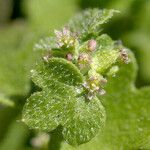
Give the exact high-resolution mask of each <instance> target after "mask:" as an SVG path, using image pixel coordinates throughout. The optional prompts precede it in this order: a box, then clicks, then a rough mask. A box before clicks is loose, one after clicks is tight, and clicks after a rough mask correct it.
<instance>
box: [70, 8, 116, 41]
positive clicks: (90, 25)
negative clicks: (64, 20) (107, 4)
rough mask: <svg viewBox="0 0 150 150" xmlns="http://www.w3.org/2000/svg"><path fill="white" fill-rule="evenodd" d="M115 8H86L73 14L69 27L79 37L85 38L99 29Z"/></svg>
mask: <svg viewBox="0 0 150 150" xmlns="http://www.w3.org/2000/svg"><path fill="white" fill-rule="evenodd" d="M115 12H118V11H116V10H107V9H103V10H99V9H96V8H95V9H87V10H85V11H83V12H82V13H79V14H78V15H77V16H75V17H74V18H73V19H72V20H71V21H70V22H69V27H70V28H71V30H72V31H74V32H77V33H79V34H80V35H81V38H83V39H84V38H86V36H88V35H90V34H94V35H95V34H97V33H99V31H100V27H101V25H102V24H104V23H106V22H108V20H109V19H110V18H111V17H112V16H113V14H114V13H115Z"/></svg>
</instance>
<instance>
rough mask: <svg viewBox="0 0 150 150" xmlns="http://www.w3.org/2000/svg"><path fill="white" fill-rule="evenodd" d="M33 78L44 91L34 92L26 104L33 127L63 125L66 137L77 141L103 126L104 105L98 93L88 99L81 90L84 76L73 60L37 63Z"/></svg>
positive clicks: (49, 128) (46, 128) (25, 117)
mask: <svg viewBox="0 0 150 150" xmlns="http://www.w3.org/2000/svg"><path fill="white" fill-rule="evenodd" d="M32 79H33V81H34V82H35V83H36V84H37V85H38V86H39V87H41V88H42V91H41V92H37V93H34V94H33V95H32V96H31V97H30V98H29V99H28V100H27V102H26V104H25V106H24V110H23V121H24V122H25V123H26V124H27V125H28V126H29V127H30V128H32V129H38V130H42V131H43V130H44V131H48V132H49V131H52V130H53V129H55V128H56V127H57V126H58V125H62V127H63V136H64V138H65V140H66V141H67V142H68V143H70V144H72V145H78V144H81V143H85V142H87V141H89V140H90V139H91V138H93V137H94V136H95V135H96V134H97V133H98V130H99V129H101V128H102V127H103V125H104V122H105V111H104V108H103V106H102V104H101V103H100V101H99V100H98V98H97V97H95V98H94V99H93V100H92V101H88V100H87V99H86V98H85V97H84V96H83V94H81V93H80V92H82V91H83V89H82V88H81V87H80V85H81V84H82V83H83V82H84V77H83V75H82V74H81V73H80V71H79V70H78V68H77V67H76V66H75V65H74V64H72V63H71V62H69V61H67V60H65V59H62V58H50V59H49V60H48V62H42V63H41V64H37V67H36V69H35V70H32ZM89 129H90V130H89ZM79 135H80V138H77V137H78V136H79Z"/></svg>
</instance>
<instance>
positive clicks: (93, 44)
mask: <svg viewBox="0 0 150 150" xmlns="http://www.w3.org/2000/svg"><path fill="white" fill-rule="evenodd" d="M96 46H97V42H96V41H95V40H93V39H92V40H89V41H88V50H90V51H94V50H95V49H96Z"/></svg>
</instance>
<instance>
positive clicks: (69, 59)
mask: <svg viewBox="0 0 150 150" xmlns="http://www.w3.org/2000/svg"><path fill="white" fill-rule="evenodd" d="M66 59H67V60H68V61H72V59H73V56H72V54H70V53H69V54H67V55H66Z"/></svg>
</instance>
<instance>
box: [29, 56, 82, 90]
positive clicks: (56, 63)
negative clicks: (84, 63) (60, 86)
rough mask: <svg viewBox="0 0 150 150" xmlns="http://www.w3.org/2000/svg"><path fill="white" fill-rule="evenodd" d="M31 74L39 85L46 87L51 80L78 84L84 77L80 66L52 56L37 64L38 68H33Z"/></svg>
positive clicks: (73, 84)
mask: <svg viewBox="0 0 150 150" xmlns="http://www.w3.org/2000/svg"><path fill="white" fill-rule="evenodd" d="M31 76H32V80H33V81H34V82H35V84H37V85H38V86H39V87H45V86H46V85H48V84H47V82H51V80H53V81H58V82H61V83H64V84H67V85H70V86H71V85H72V86H77V85H79V84H80V83H82V82H83V79H84V78H83V75H82V74H81V73H80V71H79V70H78V68H77V67H76V66H75V65H73V64H72V63H70V62H69V61H67V60H65V59H63V58H52V59H50V60H49V61H48V62H42V63H41V64H37V66H36V69H35V70H31Z"/></svg>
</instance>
